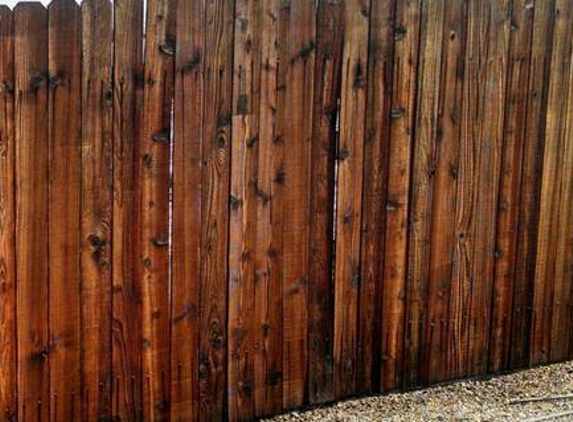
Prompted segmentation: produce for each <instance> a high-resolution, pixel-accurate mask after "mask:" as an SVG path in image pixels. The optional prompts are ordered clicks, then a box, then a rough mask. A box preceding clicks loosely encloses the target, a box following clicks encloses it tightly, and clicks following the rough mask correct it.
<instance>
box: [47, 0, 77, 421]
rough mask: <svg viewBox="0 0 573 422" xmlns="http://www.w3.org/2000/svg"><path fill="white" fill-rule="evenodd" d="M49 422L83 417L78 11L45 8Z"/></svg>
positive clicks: (67, 4) (66, 4) (62, 0)
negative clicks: (46, 33) (46, 48)
mask: <svg viewBox="0 0 573 422" xmlns="http://www.w3.org/2000/svg"><path fill="white" fill-rule="evenodd" d="M48 15H49V28H48V44H49V45H48V56H49V65H48V67H49V98H48V103H49V138H48V139H49V183H50V184H49V225H48V231H49V239H50V240H49V278H50V283H49V323H50V339H49V342H50V343H49V344H50V345H51V350H50V399H51V406H50V418H51V419H52V420H78V419H80V418H81V397H80V393H81V323H80V314H81V308H80V303H81V302H80V295H81V291H80V244H81V240H80V239H81V233H80V198H81V193H80V185H81V172H80V170H81V169H80V164H81V163H80V158H81V151H80V135H81V93H80V87H81V51H82V50H81V10H80V7H79V6H78V4H77V3H76V2H75V1H72V0H56V1H54V2H52V3H51V4H50V6H49V8H48Z"/></svg>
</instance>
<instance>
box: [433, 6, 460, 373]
mask: <svg viewBox="0 0 573 422" xmlns="http://www.w3.org/2000/svg"><path fill="white" fill-rule="evenodd" d="M466 12H467V10H466V5H465V2H447V3H446V5H445V12H444V13H445V17H444V24H443V35H442V65H441V81H440V91H441V92H442V94H441V98H440V101H439V104H438V107H439V111H438V121H437V135H438V136H437V139H436V151H435V176H434V177H435V180H434V194H433V198H432V199H433V201H432V205H431V206H432V231H431V235H430V240H429V242H430V243H429V246H430V250H431V253H430V258H429V260H430V262H429V274H428V277H429V278H428V290H429V291H428V297H429V299H428V316H427V318H428V320H430V321H432V320H433V321H434V326H433V327H432V326H431V325H430V328H429V329H428V328H427V329H426V333H425V348H424V353H425V354H426V357H425V359H424V364H425V371H426V377H427V378H426V380H427V381H428V382H429V383H431V382H435V381H442V380H446V379H449V378H450V376H451V375H450V373H451V372H452V371H451V367H452V366H454V365H455V362H456V360H457V357H456V351H457V350H458V349H457V348H456V340H457V339H459V338H460V337H461V335H462V334H461V332H460V331H459V329H460V328H461V326H460V324H459V323H460V318H459V316H460V314H461V309H460V305H461V302H460V301H459V299H461V298H462V296H461V293H462V292H463V290H461V289H459V287H460V286H458V285H456V284H454V283H453V282H452V259H453V253H454V244H455V238H454V235H455V228H456V220H455V218H456V203H457V184H458V173H459V166H460V145H459V144H460V125H461V116H462V108H463V104H462V94H463V82H464V71H465V69H464V59H465V56H464V50H465V39H466V31H465V30H466V23H467V22H466V17H467V14H466Z"/></svg>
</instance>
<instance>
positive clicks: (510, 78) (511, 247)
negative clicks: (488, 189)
mask: <svg viewBox="0 0 573 422" xmlns="http://www.w3.org/2000/svg"><path fill="white" fill-rule="evenodd" d="M527 4H529V2H528V1H526V0H514V1H513V9H512V14H511V17H510V18H511V34H510V41H509V42H510V52H509V60H508V62H507V91H506V98H505V113H506V114H505V122H504V129H503V155H502V157H503V160H502V171H501V180H500V187H499V200H498V201H499V204H498V207H497V230H496V247H497V251H498V254H499V257H498V259H497V260H496V262H495V274H494V281H493V290H494V291H493V303H492V321H491V329H490V342H491V344H490V346H489V370H490V371H493V372H498V371H500V370H504V369H508V367H509V351H510V341H511V323H512V313H511V309H512V306H513V305H512V302H513V291H514V283H515V269H516V261H515V259H516V248H517V236H518V218H519V208H520V197H521V182H522V165H523V151H524V149H525V144H524V142H525V129H526V117H527V84H526V83H524V81H528V80H529V79H528V78H529V57H530V51H531V34H532V21H533V8H532V7H529V8H527V7H526V5H527Z"/></svg>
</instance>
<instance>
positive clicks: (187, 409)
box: [157, 0, 204, 421]
mask: <svg viewBox="0 0 573 422" xmlns="http://www.w3.org/2000/svg"><path fill="white" fill-rule="evenodd" d="M174 12H175V11H174ZM176 15H177V31H176V36H177V39H178V48H177V50H176V57H175V102H174V107H175V109H174V121H173V122H174V132H173V136H174V150H173V157H174V162H173V171H174V174H173V175H174V179H173V201H174V202H173V217H174V218H173V278H172V280H173V281H172V295H171V298H172V303H171V313H172V317H171V407H170V413H171V414H170V417H171V419H172V420H176V421H185V420H197V418H198V415H199V376H200V374H201V372H200V370H199V353H198V352H199V350H198V348H199V336H200V333H199V312H198V310H199V294H200V286H201V283H200V276H201V268H200V265H201V261H200V260H201V255H200V252H201V249H200V247H201V236H200V233H201V224H202V221H203V220H202V217H203V216H202V205H201V199H202V191H201V190H202V182H201V172H202V165H203V164H202V160H203V158H202V156H201V152H202V144H201V137H202V126H201V118H202V115H203V98H204V97H203V80H202V78H201V74H202V72H203V63H204V62H203V60H204V59H203V54H204V51H203V43H204V40H203V35H202V30H203V24H204V21H203V19H204V9H203V5H202V4H200V2H194V1H191V0H185V1H181V2H179V3H178V6H177V10H176ZM157 359H158V360H157V363H158V364H161V362H162V361H161V359H160V357H159V356H157Z"/></svg>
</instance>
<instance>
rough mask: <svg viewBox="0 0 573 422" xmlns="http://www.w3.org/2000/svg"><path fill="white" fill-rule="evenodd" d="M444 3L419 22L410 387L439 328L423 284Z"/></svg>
mask: <svg viewBox="0 0 573 422" xmlns="http://www.w3.org/2000/svg"><path fill="white" fill-rule="evenodd" d="M444 8H445V3H444V1H441V0H436V1H431V2H428V3H425V4H424V5H423V9H422V18H421V23H420V53H419V64H418V86H417V90H418V93H417V95H418V98H417V111H416V131H415V148H414V150H413V156H412V160H413V161H412V187H411V189H410V201H411V205H410V217H409V222H408V230H409V236H408V274H407V283H406V320H407V326H406V332H405V336H406V337H405V346H404V347H405V348H404V351H405V353H404V385H405V386H406V387H413V386H414V385H418V384H419V383H425V382H427V378H428V374H427V373H426V361H427V359H428V358H429V356H428V355H427V354H426V353H425V345H426V333H427V332H429V333H432V332H433V331H434V330H436V331H437V330H440V329H441V327H442V324H441V321H440V320H436V319H435V314H434V309H435V305H437V304H439V303H440V299H441V298H440V297H439V296H438V292H437V291H436V290H437V289H436V286H435V285H434V284H431V285H430V284H429V283H428V277H429V263H430V256H431V254H432V252H433V251H432V250H431V249H430V236H431V231H432V230H433V226H432V221H433V219H434V218H436V216H435V215H434V214H432V199H433V195H434V183H435V175H436V161H437V159H438V155H437V147H438V143H439V139H438V137H439V134H438V125H437V123H438V111H439V102H440V95H441V92H442V91H441V89H440V88H441V87H440V76H441V66H442V46H443V45H442V36H443V25H444Z"/></svg>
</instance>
